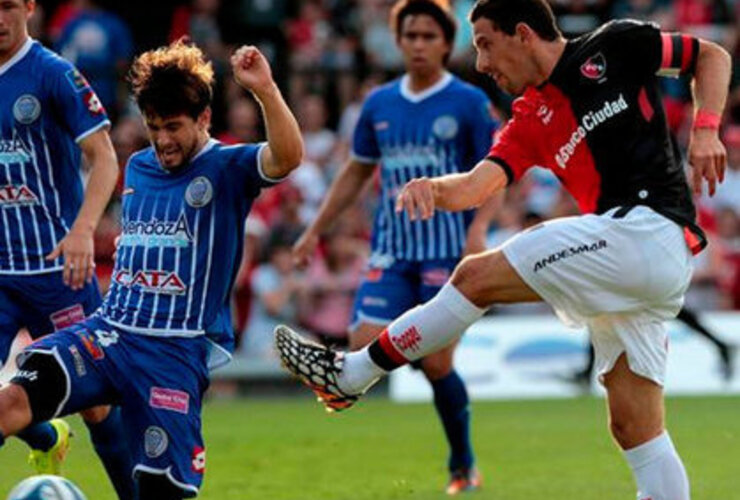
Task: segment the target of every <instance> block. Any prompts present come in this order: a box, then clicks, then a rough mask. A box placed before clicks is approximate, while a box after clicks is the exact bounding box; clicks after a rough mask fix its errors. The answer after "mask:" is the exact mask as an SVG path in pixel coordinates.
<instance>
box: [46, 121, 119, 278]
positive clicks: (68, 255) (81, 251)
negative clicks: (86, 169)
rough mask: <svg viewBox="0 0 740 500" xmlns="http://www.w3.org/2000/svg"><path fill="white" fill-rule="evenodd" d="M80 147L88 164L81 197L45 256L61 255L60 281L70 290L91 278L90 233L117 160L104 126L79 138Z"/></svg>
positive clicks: (107, 197)
mask: <svg viewBox="0 0 740 500" xmlns="http://www.w3.org/2000/svg"><path fill="white" fill-rule="evenodd" d="M80 148H81V149H82V153H83V154H84V155H85V160H86V161H87V164H88V165H90V167H91V173H90V178H89V180H88V183H87V187H86V188H85V198H84V201H83V203H82V207H81V208H80V211H79V213H78V214H77V218H76V219H75V221H74V223H73V224H72V227H71V228H70V230H69V232H68V233H67V235H66V236H65V237H64V239H62V241H60V242H59V245H57V247H56V248H55V249H54V250H53V251H52V252H51V253H50V254H49V255H48V256H47V259H48V260H54V259H56V258H57V257H59V256H60V255H63V256H64V273H63V279H64V283H65V284H67V285H69V286H70V287H71V288H72V289H73V290H77V289H80V288H82V286H83V285H84V284H85V282H86V281H87V282H88V283H89V282H90V281H92V278H93V274H94V272H95V253H94V246H93V233H94V232H95V228H96V227H97V226H98V222H99V221H100V218H101V217H102V215H103V211H105V207H106V206H107V205H108V201H109V200H110V197H111V194H112V193H113V189H114V188H115V187H116V181H117V180H118V161H117V160H116V153H115V151H114V149H113V144H111V141H110V136H109V135H108V131H107V128H106V129H100V130H97V131H96V132H93V133H92V134H90V135H88V136H87V137H85V138H84V139H82V140H81V141H80Z"/></svg>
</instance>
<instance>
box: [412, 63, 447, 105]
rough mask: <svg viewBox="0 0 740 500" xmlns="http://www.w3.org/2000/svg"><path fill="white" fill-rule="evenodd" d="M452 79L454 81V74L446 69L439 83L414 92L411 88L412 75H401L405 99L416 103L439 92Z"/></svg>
mask: <svg viewBox="0 0 740 500" xmlns="http://www.w3.org/2000/svg"><path fill="white" fill-rule="evenodd" d="M451 81H452V75H451V74H450V72H449V71H445V72H444V73H443V74H442V78H440V79H439V81H438V82H437V83H435V84H434V85H432V86H431V87H429V88H428V89H426V90H422V91H421V92H414V91H412V90H411V87H410V82H411V77H409V75H408V74H406V75H403V77H401V95H402V96H403V97H404V98H405V99H407V100H409V101H411V102H414V103H416V102H421V101H423V100H424V99H426V98H427V97H431V96H433V95H434V94H436V93H437V92H439V91H440V90H442V89H443V88H445V87H446V86H447V85H448V84H449V83H450V82H451Z"/></svg>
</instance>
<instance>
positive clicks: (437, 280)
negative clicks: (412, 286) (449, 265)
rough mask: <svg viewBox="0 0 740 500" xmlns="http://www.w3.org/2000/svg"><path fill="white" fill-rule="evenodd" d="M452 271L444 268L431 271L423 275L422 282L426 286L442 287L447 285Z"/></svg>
mask: <svg viewBox="0 0 740 500" xmlns="http://www.w3.org/2000/svg"><path fill="white" fill-rule="evenodd" d="M449 277H450V271H448V270H447V269H444V268H438V269H429V270H427V271H424V272H423V273H421V282H422V283H423V284H424V285H425V286H442V285H444V284H445V283H447V279H448V278H449Z"/></svg>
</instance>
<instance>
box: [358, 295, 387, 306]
mask: <svg viewBox="0 0 740 500" xmlns="http://www.w3.org/2000/svg"><path fill="white" fill-rule="evenodd" d="M362 305H363V306H373V307H388V300H387V299H384V298H383V297H363V298H362Z"/></svg>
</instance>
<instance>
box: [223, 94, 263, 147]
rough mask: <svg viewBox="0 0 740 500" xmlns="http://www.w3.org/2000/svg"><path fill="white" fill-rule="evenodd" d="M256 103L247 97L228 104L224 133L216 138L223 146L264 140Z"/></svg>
mask: <svg viewBox="0 0 740 500" xmlns="http://www.w3.org/2000/svg"><path fill="white" fill-rule="evenodd" d="M260 124H261V121H260V113H259V109H258V108H257V103H256V102H254V100H253V99H251V98H249V97H241V98H239V99H237V100H235V101H230V102H229V108H228V111H227V114H226V125H227V127H228V128H227V129H226V131H224V132H222V133H221V134H219V135H218V136H217V139H218V140H219V141H221V142H223V143H225V144H237V143H240V142H260V141H261V140H263V138H264V133H263V132H262V129H261V126H260Z"/></svg>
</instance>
